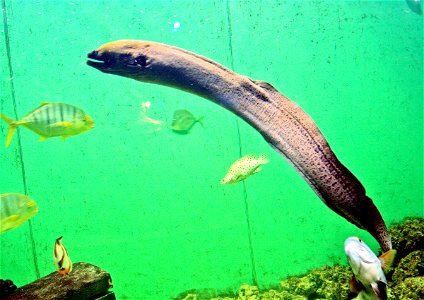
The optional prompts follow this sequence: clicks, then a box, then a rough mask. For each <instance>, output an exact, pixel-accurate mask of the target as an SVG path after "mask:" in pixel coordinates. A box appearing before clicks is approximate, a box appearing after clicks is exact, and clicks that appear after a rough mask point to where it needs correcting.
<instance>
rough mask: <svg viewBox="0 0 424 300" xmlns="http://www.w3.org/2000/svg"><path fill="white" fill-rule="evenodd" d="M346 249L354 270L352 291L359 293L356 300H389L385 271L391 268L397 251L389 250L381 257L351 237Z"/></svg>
mask: <svg viewBox="0 0 424 300" xmlns="http://www.w3.org/2000/svg"><path fill="white" fill-rule="evenodd" d="M344 249H345V253H346V256H347V259H348V261H349V265H350V267H351V268H352V272H353V277H352V280H351V290H352V291H353V292H356V293H358V297H357V298H355V299H375V300H381V299H383V300H386V299H387V280H386V276H385V275H384V270H386V269H387V268H389V267H390V266H391V265H392V263H393V260H394V258H395V255H396V250H389V251H387V252H385V253H384V254H383V255H381V256H380V257H377V256H376V255H375V254H374V252H372V250H371V249H370V248H369V247H368V246H367V245H366V244H365V243H364V242H363V241H362V240H361V239H360V238H358V237H350V238H348V239H346V241H345V243H344Z"/></svg>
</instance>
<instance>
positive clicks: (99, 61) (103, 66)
mask: <svg viewBox="0 0 424 300" xmlns="http://www.w3.org/2000/svg"><path fill="white" fill-rule="evenodd" d="M87 58H88V60H87V65H89V66H91V67H93V68H96V69H98V70H101V71H107V70H110V67H111V66H112V64H113V61H112V59H111V58H110V57H104V56H102V55H100V54H99V52H98V51H97V50H94V51H91V52H90V53H88V54H87Z"/></svg>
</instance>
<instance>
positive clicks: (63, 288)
mask: <svg viewBox="0 0 424 300" xmlns="http://www.w3.org/2000/svg"><path fill="white" fill-rule="evenodd" d="M110 288H112V279H111V277H110V274H109V273H107V272H105V271H103V270H102V269H100V268H98V267H96V266H93V265H90V264H87V263H83V262H80V263H74V264H73V270H72V272H71V273H70V274H69V275H65V276H61V275H60V274H59V273H58V272H53V273H51V274H49V275H47V276H45V277H43V278H40V279H38V280H36V281H34V282H31V283H29V284H27V285H25V286H23V287H20V288H18V289H17V290H16V291H15V292H13V293H12V294H10V295H8V296H6V297H5V298H3V299H4V300H38V299H40V300H46V299H49V300H50V299H51V300H59V299H61V300H88V299H90V300H96V299H101V300H114V299H116V298H115V294H114V293H113V292H111V291H109V289H110Z"/></svg>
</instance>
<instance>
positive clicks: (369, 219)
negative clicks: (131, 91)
mask: <svg viewBox="0 0 424 300" xmlns="http://www.w3.org/2000/svg"><path fill="white" fill-rule="evenodd" d="M87 64H88V65H89V66H91V67H94V68H96V69H98V70H100V71H102V72H104V73H108V74H114V75H119V76H124V77H128V78H132V79H135V80H138V81H142V82H149V83H155V84H161V85H166V86H170V87H174V88H177V89H181V90H184V91H187V92H190V93H193V94H196V95H199V96H201V97H204V98H206V99H209V100H211V101H213V102H215V103H217V104H219V105H221V106H223V107H224V108H226V109H228V110H230V111H232V112H233V113H235V114H236V115H238V116H239V117H241V118H242V119H244V120H245V121H246V122H247V123H249V124H250V125H251V126H253V127H254V128H255V129H256V130H258V131H259V132H260V133H261V134H262V136H263V137H264V138H265V140H266V141H267V142H268V143H269V144H270V145H271V146H272V147H273V148H274V149H275V150H276V151H277V152H278V153H279V154H281V155H282V156H283V157H285V158H286V159H287V160H288V161H289V162H290V163H291V164H292V165H293V167H294V168H295V169H296V170H297V171H298V172H299V173H300V175H302V176H303V178H304V179H305V180H306V181H307V183H308V184H309V185H310V186H311V187H312V189H313V190H314V191H315V193H316V194H317V195H318V196H319V197H320V198H321V200H322V201H323V202H324V203H325V204H326V205H327V206H328V207H329V208H331V209H332V210H333V211H335V212H336V213H338V214H339V215H340V216H342V217H343V218H345V219H346V220H348V221H349V222H351V223H353V224H355V225H356V226H358V227H359V228H361V229H365V230H367V231H368V232H369V233H370V234H371V235H372V236H373V237H374V238H375V239H376V240H377V241H378V242H379V244H380V246H381V248H382V249H383V250H384V251H388V250H390V249H392V243H391V239H390V234H389V233H388V231H387V228H386V225H385V223H384V220H383V218H382V217H381V215H380V212H379V211H378V209H377V207H376V206H375V205H374V203H373V202H372V200H371V199H370V198H369V197H367V196H366V194H365V189H364V187H363V186H362V184H361V183H360V182H359V180H358V179H357V178H356V177H355V176H354V175H353V174H352V173H351V172H350V171H349V170H348V169H347V168H346V167H345V166H344V165H343V164H342V163H341V162H340V161H339V160H338V159H337V157H336V155H335V154H334V153H333V151H332V150H331V148H330V146H329V145H328V143H327V141H326V139H325V137H324V136H323V135H322V133H321V132H320V130H319V129H318V127H317V126H316V125H315V123H314V121H313V120H312V119H311V117H309V115H307V114H306V113H305V112H304V111H303V110H302V109H301V108H300V107H299V106H298V105H297V104H296V103H294V102H293V101H291V100H289V99H288V98H287V97H285V96H284V95H282V94H281V93H280V92H279V91H278V90H276V89H275V88H274V87H273V86H272V85H270V84H269V83H266V82H264V81H256V80H252V79H250V78H248V77H246V76H242V75H239V74H237V73H234V72H233V71H231V70H229V69H227V68H225V67H224V66H222V65H220V64H218V63H216V62H214V61H213V60H210V59H208V58H206V57H203V56H200V55H198V54H195V53H192V52H189V51H186V50H184V49H180V48H177V47H172V46H169V45H165V44H161V43H156V42H149V41H137V40H120V41H115V42H110V43H107V44H105V45H102V46H100V47H99V48H98V49H97V50H94V51H92V52H90V53H89V54H88V60H87Z"/></svg>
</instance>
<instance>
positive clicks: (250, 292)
mask: <svg viewBox="0 0 424 300" xmlns="http://www.w3.org/2000/svg"><path fill="white" fill-rule="evenodd" d="M258 296H259V289H258V287H257V286H255V285H252V286H250V285H248V284H247V283H244V284H242V285H241V286H240V288H239V294H238V298H237V299H239V300H257V299H259V297H258Z"/></svg>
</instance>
